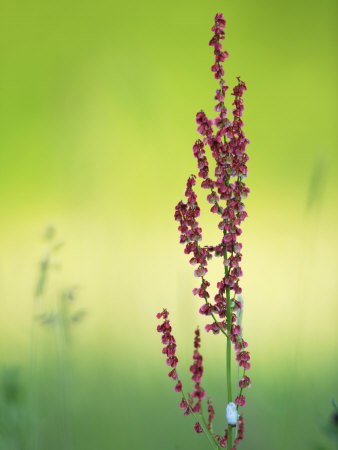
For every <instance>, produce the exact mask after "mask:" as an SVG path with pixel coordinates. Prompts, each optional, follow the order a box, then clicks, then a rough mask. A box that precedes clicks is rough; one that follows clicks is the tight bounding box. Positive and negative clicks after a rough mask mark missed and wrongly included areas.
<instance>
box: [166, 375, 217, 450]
mask: <svg viewBox="0 0 338 450" xmlns="http://www.w3.org/2000/svg"><path fill="white" fill-rule="evenodd" d="M175 372H176V371H175ZM176 375H177V380H178V381H179V376H178V374H177V372H176ZM181 392H182V396H183V398H184V400H185V401H186V403H187V405H188V408H189V410H190V412H191V414H192V415H193V417H194V419H195V422H198V423H199V420H198V418H197V417H196V414H195V413H194V411H193V410H192V408H191V406H190V404H189V402H188V400H187V398H186V396H185V394H184V391H183V389H182V391H181ZM201 418H202V421H203V422H204V427H202V428H203V431H204V434H205V435H206V437H207V439H208V441H209V444H210V445H211V447H212V448H215V447H214V443H213V441H212V439H211V437H210V432H209V429H208V427H207V426H205V419H204V418H203V417H202V415H201ZM203 419H204V420H203ZM216 445H217V443H216ZM217 449H219V446H218V445H217Z"/></svg>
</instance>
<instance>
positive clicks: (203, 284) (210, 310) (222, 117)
mask: <svg viewBox="0 0 338 450" xmlns="http://www.w3.org/2000/svg"><path fill="white" fill-rule="evenodd" d="M225 25H226V22H225V20H224V17H223V14H216V16H215V23H214V25H213V27H212V31H213V33H214V34H213V37H212V39H211V40H210V42H209V45H210V46H211V47H213V49H214V55H215V61H214V64H213V65H212V67H211V71H212V72H213V73H214V76H215V79H216V80H218V83H219V86H218V88H217V89H216V92H215V96H214V99H215V100H216V105H215V108H214V109H215V112H216V113H217V114H216V117H215V118H214V119H209V118H208V117H207V115H206V114H205V112H204V111H200V112H198V113H197V115H196V123H197V132H198V133H199V134H200V135H201V137H200V138H199V139H197V140H196V141H195V143H194V145H193V155H194V157H195V158H196V159H197V168H198V173H197V175H198V178H200V179H201V184H200V185H201V188H202V189H206V190H207V191H208V193H207V195H206V199H207V201H208V202H209V204H210V205H211V206H210V211H211V212H212V213H213V214H216V215H217V216H218V217H219V219H218V220H219V222H218V228H219V230H220V231H221V238H220V242H218V243H217V244H216V245H202V228H201V226H200V225H199V222H198V218H199V216H200V207H199V205H198V202H197V194H196V192H195V186H196V182H197V177H196V175H191V176H190V177H189V178H188V180H187V183H186V190H185V197H186V200H185V201H180V202H179V203H178V204H177V206H176V207H175V220H176V221H177V222H179V226H178V230H179V232H180V243H181V244H183V245H184V253H185V254H187V255H189V257H190V264H191V265H193V266H194V275H195V277H197V278H199V279H200V282H199V285H198V286H197V287H195V288H194V289H193V294H194V295H195V296H197V297H199V298H200V299H201V300H202V304H201V305H200V306H199V312H200V314H201V315H203V316H210V317H211V318H212V320H213V321H212V322H211V323H208V324H207V325H206V326H205V330H206V331H207V332H210V331H211V332H212V333H213V334H219V333H220V332H221V333H223V334H224V335H225V336H226V337H227V339H228V340H230V341H231V343H232V345H233V347H234V350H235V354H236V361H237V363H238V365H239V367H240V368H242V370H243V373H242V377H241V378H240V380H239V383H238V392H237V394H238V395H237V396H236V398H235V400H234V402H235V405H237V409H238V408H239V407H243V406H245V404H246V398H245V395H243V390H244V389H246V388H248V387H250V386H251V380H250V378H249V377H248V376H247V375H246V371H247V370H249V369H250V353H249V352H248V351H247V350H246V348H247V346H248V344H247V342H246V341H245V340H244V339H243V335H242V328H241V325H240V323H239V316H240V312H241V309H242V308H243V303H242V300H241V293H242V288H241V286H240V278H241V277H242V276H243V272H242V268H241V261H242V253H241V250H242V244H241V243H240V242H239V240H238V239H239V236H241V234H242V230H241V228H240V227H241V224H242V222H243V221H244V220H245V218H246V217H247V213H246V211H245V205H244V200H245V199H246V197H247V196H248V194H249V192H250V190H249V188H248V187H247V186H246V184H245V182H244V181H243V180H244V179H245V178H246V177H247V173H248V171H247V165H246V164H247V161H248V160H249V157H248V155H247V153H246V146H247V145H248V144H249V140H248V139H247V138H246V137H245V134H244V132H243V126H244V124H243V121H242V114H243V110H244V103H243V95H244V92H245V91H246V89H247V88H246V85H245V83H244V82H243V81H242V80H241V79H240V77H237V85H236V86H235V87H234V88H233V90H232V93H231V96H232V97H233V99H232V100H233V101H232V106H233V109H232V117H229V113H228V109H227V108H226V106H225V103H224V101H225V96H226V92H227V91H228V89H229V87H228V86H227V85H226V83H225V80H224V78H223V77H224V68H223V65H222V63H223V62H224V61H225V60H226V59H227V58H228V57H229V54H228V52H227V51H224V50H223V48H222V43H221V41H222V40H223V39H224V37H225V32H224V29H225ZM207 153H208V154H211V156H212V158H213V159H214V161H215V170H214V175H213V176H211V175H210V169H209V162H208V156H207ZM213 257H218V258H221V259H222V263H223V266H224V275H223V276H222V278H221V279H220V281H219V282H218V283H217V285H216V292H215V293H214V294H213V296H212V297H211V292H210V287H211V286H210V282H209V281H208V280H207V279H206V275H207V273H208V263H209V261H210V260H211V259H212V258H213ZM164 311H165V313H164V312H163V313H160V316H161V317H163V318H165V322H164V323H163V324H162V325H161V326H160V330H159V331H160V332H161V333H166V338H165V342H164V343H165V344H166V347H165V348H164V350H163V352H164V353H165V354H166V355H167V364H168V365H170V366H171V367H172V368H173V370H172V372H174V374H175V376H176V377H177V374H176V365H177V358H176V356H175V350H176V344H175V340H174V338H173V337H172V335H171V334H170V332H168V331H167V330H169V329H170V331H171V327H170V325H168V324H167V325H164V324H165V323H166V321H167V317H165V315H167V312H166V310H164ZM161 314H162V315H161ZM163 314H164V315H163ZM158 317H159V315H158ZM162 330H163V331H162ZM163 336H164V335H163ZM163 336H162V341H163ZM199 340H200V331H199V330H198V329H197V330H196V332H195V341H194V347H195V350H194V356H193V359H194V363H193V365H192V366H191V368H190V371H191V372H192V374H193V375H192V379H193V381H194V382H195V389H194V391H193V393H192V394H191V396H189V397H188V399H186V398H183V400H182V402H181V404H180V407H181V408H182V409H185V414H186V415H188V414H189V413H191V412H194V413H200V411H201V401H202V400H203V398H204V397H205V391H204V390H203V389H202V388H201V386H200V382H201V377H202V374H203V366H202V361H203V360H202V356H201V355H200V353H199V352H198V348H199ZM230 341H229V342H230ZM172 372H170V374H169V376H171V377H172V378H174V376H173V375H172ZM174 379H176V378H174ZM195 399H196V403H194V402H193V401H194V400H195ZM208 413H209V417H208V423H207V428H208V429H209V430H211V429H212V426H211V422H212V420H213V418H214V416H215V411H214V409H213V407H212V404H211V401H210V400H209V401H208ZM195 430H196V431H197V432H201V431H203V429H202V427H201V425H200V424H199V423H198V422H197V423H196V424H195ZM236 433H237V434H236V439H235V442H234V447H232V448H236V445H237V444H238V442H239V441H240V440H241V439H242V438H243V433H244V421H243V416H242V415H240V416H239V419H238V424H237V426H236ZM213 436H214V437H215V438H216V439H217V441H218V444H219V446H221V447H225V446H226V445H227V444H226V443H227V430H225V434H224V436H219V435H213ZM230 440H231V439H230Z"/></svg>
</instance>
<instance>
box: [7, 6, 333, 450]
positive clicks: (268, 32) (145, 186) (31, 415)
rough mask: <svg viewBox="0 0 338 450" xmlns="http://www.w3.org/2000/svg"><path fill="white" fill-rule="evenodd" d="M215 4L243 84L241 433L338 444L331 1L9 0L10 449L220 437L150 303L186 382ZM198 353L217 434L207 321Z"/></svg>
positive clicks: (232, 70)
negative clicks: (246, 377) (187, 192)
mask: <svg viewBox="0 0 338 450" xmlns="http://www.w3.org/2000/svg"><path fill="white" fill-rule="evenodd" d="M216 12H223V13H224V15H225V18H226V19H227V28H226V41H225V48H226V49H227V50H228V51H229V53H230V58H229V59H228V60H227V62H226V65H225V70H226V80H227V83H228V84H229V85H230V87H232V86H233V85H234V83H235V77H236V76H237V75H240V76H241V77H242V79H243V80H244V81H245V82H246V83H247V86H248V91H247V92H246V94H245V108H246V109H245V114H244V122H245V132H246V135H247V137H248V138H249V139H250V141H251V144H250V146H249V147H248V153H249V156H250V161H249V164H248V167H249V177H248V179H247V182H248V185H249V186H250V188H251V194H250V196H249V198H248V200H247V211H248V214H249V217H248V219H247V220H246V222H245V223H244V227H243V228H244V229H243V235H242V236H243V239H242V242H243V255H244V257H243V271H244V277H243V281H242V286H243V297H244V304H245V312H244V334H245V336H246V339H247V340H248V342H249V346H250V351H251V354H252V363H253V364H252V366H253V367H252V371H251V376H252V380H253V384H252V389H251V390H250V391H249V393H248V395H247V407H246V408H245V411H244V417H245V421H246V436H245V440H244V441H243V443H242V445H241V448H242V449H243V450H245V449H250V450H255V449H276V450H277V449H285V448H288V449H294V450H302V449H333V448H335V447H334V442H333V440H332V439H330V437H329V436H328V434H329V433H327V431H330V426H331V425H332V423H331V421H332V418H331V416H332V412H333V408H332V405H331V399H332V398H334V397H335V398H337V397H338V392H337V337H338V333H337V297H338V294H337V287H338V286H337V252H338V242H337V232H336V228H337V219H338V212H337V200H338V196H337V193H338V190H337V188H338V182H337V175H336V165H337V140H336V123H337V112H336V101H337V95H336V94H337V92H336V76H337V66H336V60H335V53H336V51H337V44H336V42H337V41H336V37H337V36H336V31H335V29H336V14H337V2H335V1H334V0H323V1H321V2H318V1H313V0H307V1H305V0H285V1H283V2H271V1H267V0H261V1H258V2H257V1H256V2H253V1H250V0H242V1H241V2H238V1H233V0H229V1H218V0H217V1H214V0H213V1H210V2H202V1H200V0H197V1H194V2H192V1H191V0H186V1H185V2H181V1H179V0H172V1H171V2H165V3H163V2H155V1H154V0H146V1H144V2H136V1H134V0H132V1H129V2H115V1H113V2H108V1H104V0H97V1H96V2H90V1H86V0H82V1H81V2H80V1H78V0H72V1H65V0H60V1H58V2H44V1H41V0H32V1H30V2H24V1H22V0H19V1H2V2H1V15H0V17H1V18H0V52H1V61H2V63H1V72H0V80H1V83H0V90H1V94H0V124H1V125H0V128H1V132H0V204H1V233H0V248H1V252H0V302H1V310H0V311H1V314H0V369H1V397H0V398H1V400H0V448H1V450H19V449H20V450H23V449H24V450H26V449H27V450H96V449H100V450H110V449H116V450H124V449H145V450H155V449H156V450H157V449H164V450H176V449H177V450H179V449H182V450H187V449H204V448H208V443H207V441H206V440H205V438H204V437H203V436H200V435H196V434H195V433H194V430H193V428H192V427H193V421H192V419H191V418H190V417H186V418H185V417H183V416H182V413H181V411H180V410H179V408H178V401H179V395H178V394H176V393H175V392H174V391H173V386H172V383H171V382H170V381H171V380H169V379H168V378H167V368H166V366H165V361H164V357H163V355H162V354H161V345H160V338H159V336H158V335H157V333H156V332H155V327H156V325H157V324H156V319H155V314H156V313H157V312H158V311H160V310H161V309H162V307H168V309H169V310H170V312H171V317H172V321H173V327H174V332H175V335H176V338H177V341H178V356H179V358H180V365H181V367H180V373H181V377H182V379H183V381H184V384H185V389H186V390H189V389H190V388H191V385H190V383H191V380H190V379H189V366H190V364H191V355H192V339H193V331H194V329H195V327H196V325H197V324H200V326H201V327H203V326H204V325H205V318H203V317H201V316H199V315H198V314H197V309H198V305H197V304H196V302H198V300H196V298H195V297H193V296H192V294H191V290H192V288H193V287H194V286H195V285H196V280H195V279H194V277H193V272H192V270H191V267H189V264H188V261H187V257H186V255H184V253H183V249H182V247H181V246H180V245H179V243H178V232H177V229H176V227H177V224H176V223H175V222H174V219H173V211H174V206H175V204H176V203H177V202H178V201H179V200H180V199H181V198H182V196H183V193H184V187H185V182H186V178H187V176H189V175H190V173H192V172H194V171H195V170H196V163H195V160H194V158H193V155H192V149H191V148H192V144H193V142H194V140H195V139H196V136H197V135H196V124H195V114H196V112H197V111H199V110H200V109H202V108H203V109H204V110H205V111H206V113H207V114H208V115H209V116H212V110H213V95H214V91H215V89H216V86H217V84H216V81H215V80H214V79H213V75H212V74H211V72H210V66H211V65H212V60H213V54H212V50H211V48H210V47H208V41H209V39H210V37H211V35H212V33H211V31H210V28H211V26H212V22H213V16H214V15H215V13H216ZM200 194H201V195H202V193H201V192H200ZM200 203H201V204H202V203H203V204H204V205H205V202H204V199H203V197H202V196H200ZM202 212H203V215H202V219H201V222H202V225H203V227H204V237H205V242H207V243H210V244H211V243H216V242H217V240H218V239H219V231H218V229H217V218H215V217H211V216H212V215H211V214H209V213H208V210H207V208H206V206H204V207H203V206H202ZM51 224H53V225H51ZM46 227H47V228H46ZM53 227H54V228H53ZM46 230H47V231H46ZM53 230H54V231H53ZM59 243H64V245H63V246H61V244H60V245H59ZM221 270H222V267H218V261H216V262H215V266H213V268H212V271H211V274H210V277H211V280H212V281H213V282H215V281H216V280H217V278H218V277H219V276H220V273H221V272H220V271H221ZM202 352H203V355H204V360H205V375H204V378H205V380H204V386H205V388H206V389H207V391H208V394H209V395H210V396H212V397H213V398H214V403H215V407H216V424H217V428H218V430H219V431H220V432H221V431H222V430H223V429H224V427H225V404H226V390H225V342H224V341H223V339H222V337H221V336H210V335H206V334H203V335H202Z"/></svg>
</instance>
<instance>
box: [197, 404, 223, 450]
mask: <svg viewBox="0 0 338 450" xmlns="http://www.w3.org/2000/svg"><path fill="white" fill-rule="evenodd" d="M201 418H202V421H203V424H204V428H205V429H206V430H208V433H209V434H210V436H211V438H212V440H213V441H214V443H215V445H216V446H217V448H220V447H219V445H218V442H217V441H216V438H215V436H214V435H213V433H212V432H211V430H210V429H209V427H208V424H207V421H206V420H205V417H204V414H203V409H202V404H201Z"/></svg>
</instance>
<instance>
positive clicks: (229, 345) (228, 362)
mask: <svg viewBox="0 0 338 450" xmlns="http://www.w3.org/2000/svg"><path fill="white" fill-rule="evenodd" d="M226 296H227V322H228V324H227V325H228V337H227V392H228V404H229V403H231V402H232V392H231V339H230V335H231V324H232V312H231V305H230V289H229V288H228V287H227V288H226ZM228 447H229V448H231V447H232V426H231V425H228Z"/></svg>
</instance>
